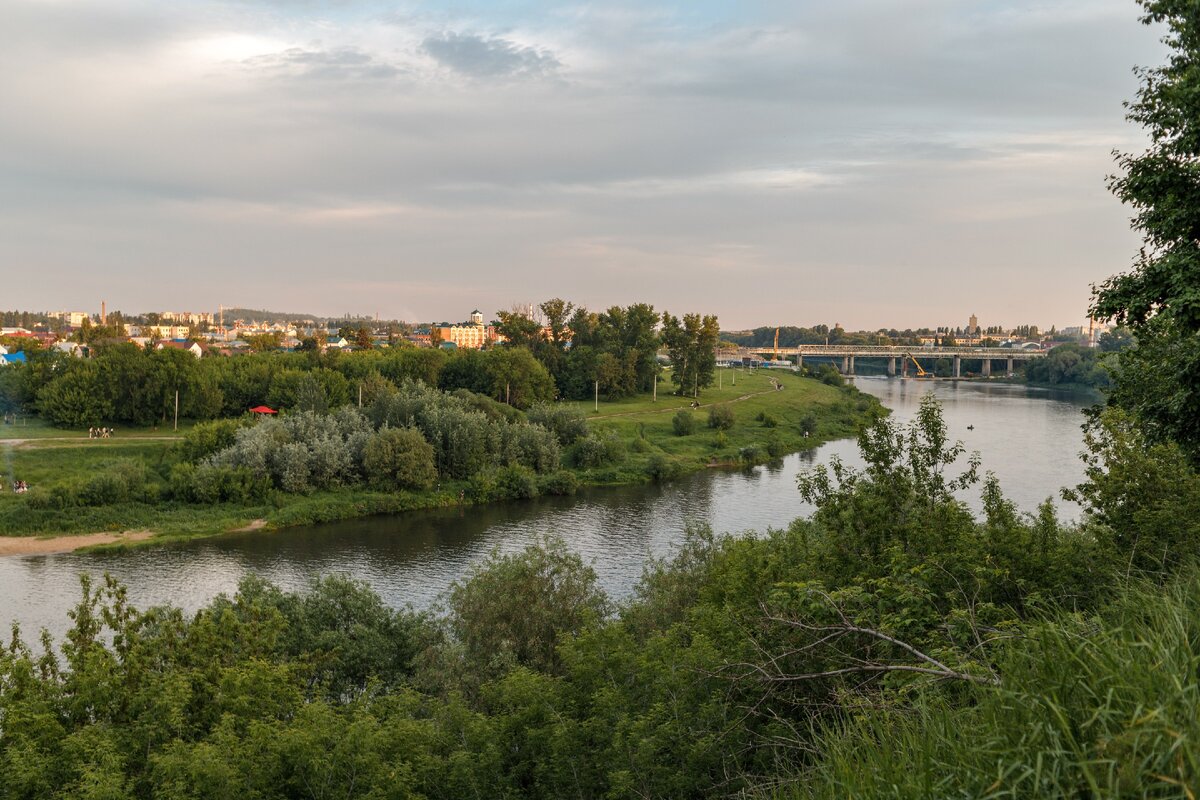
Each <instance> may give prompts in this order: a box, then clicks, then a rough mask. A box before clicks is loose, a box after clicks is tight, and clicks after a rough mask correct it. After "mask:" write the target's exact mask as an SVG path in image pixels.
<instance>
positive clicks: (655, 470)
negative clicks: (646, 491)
mask: <svg viewBox="0 0 1200 800" xmlns="http://www.w3.org/2000/svg"><path fill="white" fill-rule="evenodd" d="M682 472H683V467H681V466H680V465H679V464H678V462H676V461H674V460H672V459H670V458H668V457H667V456H665V455H663V454H662V453H656V454H654V455H653V456H651V457H650V462H649V463H648V464H646V474H647V475H649V476H650V480H652V481H657V482H660V483H661V482H663V481H669V480H674V479H675V478H678V477H679V476H680V474H681V473H682Z"/></svg>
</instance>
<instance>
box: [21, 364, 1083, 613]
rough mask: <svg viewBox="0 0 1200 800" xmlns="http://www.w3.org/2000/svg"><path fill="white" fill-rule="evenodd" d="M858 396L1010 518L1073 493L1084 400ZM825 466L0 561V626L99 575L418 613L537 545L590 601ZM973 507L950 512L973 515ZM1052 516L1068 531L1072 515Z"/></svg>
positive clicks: (68, 600)
mask: <svg viewBox="0 0 1200 800" xmlns="http://www.w3.org/2000/svg"><path fill="white" fill-rule="evenodd" d="M858 385H859V386H860V388H861V389H862V390H863V391H866V392H870V393H872V394H874V395H876V396H878V397H879V398H880V399H881V400H882V401H883V403H884V404H885V405H887V406H889V407H890V408H892V409H893V410H894V412H895V414H896V416H897V418H898V419H900V420H902V421H903V420H908V419H910V418H911V417H912V415H913V413H914V412H915V410H916V408H917V405H918V403H919V402H920V398H921V397H922V396H924V394H925V393H926V392H929V391H932V392H934V393H935V394H936V395H937V396H938V397H939V398H940V399H941V400H942V402H943V404H944V408H945V415H946V420H947V423H948V425H949V427H950V432H951V435H952V436H954V437H956V438H960V439H962V440H963V442H964V444H965V445H966V446H967V449H968V451H971V450H978V451H980V453H981V454H982V456H983V466H984V469H986V470H992V471H994V472H995V473H996V474H997V476H998V477H999V479H1000V481H1001V485H1002V486H1003V487H1004V490H1005V492H1006V493H1007V494H1008V495H1009V497H1011V498H1012V499H1013V500H1014V501H1015V502H1016V503H1017V505H1018V506H1019V507H1020V508H1021V509H1022V510H1025V511H1032V510H1033V509H1034V508H1036V506H1037V504H1038V503H1039V502H1041V501H1042V500H1044V499H1045V498H1046V497H1050V496H1055V495H1057V492H1058V490H1059V489H1060V488H1061V487H1062V486H1066V485H1072V484H1074V483H1076V482H1078V481H1079V480H1080V479H1081V478H1082V475H1083V473H1082V467H1081V464H1080V462H1079V460H1078V457H1077V454H1078V452H1079V450H1080V449H1081V447H1082V436H1081V432H1080V429H1079V425H1080V422H1081V421H1082V419H1081V415H1080V409H1081V408H1082V407H1083V406H1084V405H1086V404H1088V403H1089V402H1090V400H1089V399H1088V398H1086V397H1082V398H1081V397H1079V396H1077V395H1070V394H1054V393H1050V392H1044V391H1037V390H1030V389H1026V388H1024V387H1020V386H1010V385H1000V384H959V383H948V382H918V381H900V380H895V379H893V380H887V379H871V378H860V379H859V380H858ZM968 426H973V428H974V429H973V430H970V429H968ZM834 454H836V455H838V456H839V457H840V458H842V459H843V460H844V461H846V462H847V463H849V464H857V463H859V458H858V454H857V448H856V446H855V444H854V442H852V441H841V442H833V443H830V444H828V445H825V446H824V447H822V448H821V449H820V450H819V451H817V452H815V453H806V454H796V455H792V456H788V457H786V458H784V459H781V460H779V461H777V462H774V463H772V464H769V465H766V466H763V467H757V468H755V469H752V470H737V471H716V470H713V471H708V472H705V473H701V474H697V475H691V476H688V477H687V478H685V479H683V480H681V481H678V482H676V483H673V484H670V485H667V486H638V487H624V488H619V489H604V490H588V491H584V492H581V493H580V494H579V495H577V496H576V497H573V498H558V497H555V498H539V499H537V500H533V501H527V502H521V503H511V504H505V505H497V506H490V507H483V508H463V509H437V510H433V511H427V512H416V513H409V514H403V515H398V516H393V517H375V518H370V519H363V520H353V521H349V522H340V523H331V524H328V525H318V526H313V527H310V528H301V529H292V530H288V531H283V532H278V533H263V532H257V533H244V534H231V535H228V536H223V537H220V538H217V539H208V540H202V541H196V542H189V543H184V544H177V545H170V546H159V547H151V548H145V549H139V550H136V551H131V552H116V553H97V554H91V555H83V554H63V555H53V556H31V557H23V558H6V559H0V623H6V622H7V621H8V620H19V621H20V622H21V623H22V625H23V626H24V627H25V629H26V631H27V632H29V633H32V630H33V629H36V628H38V627H42V626H45V627H48V628H49V629H50V630H51V631H52V632H55V633H58V632H61V631H62V630H63V629H64V627H65V625H66V623H67V617H66V612H67V610H68V609H69V608H70V607H71V605H72V604H73V603H74V602H75V600H76V599H77V597H78V594H79V591H78V577H77V576H78V573H79V572H81V571H89V572H93V573H98V572H102V571H106V570H107V571H109V572H112V573H113V574H114V575H116V576H117V577H118V578H120V579H121V580H122V581H124V582H126V583H127V584H128V586H129V589H130V592H129V593H130V598H131V600H132V601H133V602H134V603H135V604H137V605H139V606H147V605H152V604H159V603H172V604H174V605H177V606H181V607H183V608H185V609H195V608H197V607H199V606H201V605H203V604H204V603H206V602H208V601H209V600H210V599H211V598H212V597H214V596H215V595H216V594H218V593H220V592H226V593H228V592H232V591H233V590H234V589H235V588H236V586H237V582H238V580H239V579H240V578H241V577H242V576H244V575H247V574H251V573H255V574H259V575H262V576H264V577H265V578H267V579H268V580H271V581H273V582H275V583H277V584H279V585H281V586H283V587H285V588H288V589H299V588H303V587H304V586H306V585H307V584H308V583H309V582H310V581H311V580H312V579H313V578H314V577H316V576H318V575H322V574H326V573H330V572H341V573H347V574H350V575H352V576H354V577H356V578H359V579H361V580H364V581H367V582H368V583H370V584H371V585H372V586H373V587H375V589H376V590H377V591H378V592H380V594H381V595H382V596H383V597H384V598H385V599H386V600H387V602H388V603H390V604H392V605H394V606H403V605H406V604H412V605H414V606H417V607H428V606H429V605H431V604H432V603H434V602H435V601H436V600H437V598H438V597H439V596H440V595H441V594H442V593H443V592H444V591H445V589H446V587H447V586H449V584H450V583H451V582H452V581H453V580H455V579H456V578H458V577H460V576H461V575H463V574H464V573H465V572H466V571H467V570H468V569H469V568H470V565H471V564H472V563H475V562H477V561H478V560H479V559H480V558H482V557H483V556H484V555H485V554H486V553H488V552H489V551H491V550H492V549H494V548H498V549H499V550H501V551H502V552H510V551H515V550H518V549H520V548H523V547H525V546H526V545H527V544H529V543H530V542H532V541H534V540H535V539H537V538H538V537H541V536H546V535H557V536H561V537H563V538H564V539H565V540H566V541H567V542H568V543H569V544H570V546H571V547H572V548H574V549H575V550H577V551H578V552H580V553H581V554H582V555H583V557H584V558H585V559H586V560H588V561H590V562H591V563H592V564H593V565H594V566H595V568H596V571H597V573H598V574H599V576H600V581H601V584H602V585H603V586H604V588H605V589H606V590H607V591H608V592H610V593H611V594H612V595H614V596H616V597H623V596H626V595H628V593H629V592H630V591H631V589H632V587H633V586H634V584H635V583H636V581H637V579H638V577H639V576H640V575H641V571H642V567H643V565H644V564H645V562H646V558H647V557H648V556H651V555H653V556H661V555H665V554H668V553H669V552H670V550H671V547H672V545H673V544H675V543H677V542H678V541H679V540H680V539H681V537H682V536H683V533H684V531H685V529H686V527H687V526H688V525H690V524H710V525H712V526H713V527H714V528H715V529H716V530H718V531H735V532H740V531H747V530H753V531H763V530H766V529H767V528H768V527H783V526H786V525H787V524H788V523H789V522H790V521H791V520H793V519H795V518H796V517H797V516H800V515H802V514H804V513H806V511H807V509H806V508H805V507H804V505H803V503H802V502H801V501H800V498H799V495H798V493H797V492H796V488H795V478H796V475H797V474H798V473H799V472H800V471H801V470H804V469H808V468H810V467H811V466H812V464H814V463H816V462H817V461H824V460H827V459H828V458H829V457H830V456H831V455H834ZM977 494H978V493H977V492H971V493H970V494H969V495H967V496H965V498H964V499H967V500H968V501H969V502H971V503H972V504H973V505H974V506H975V507H978V497H977ZM1058 505H1059V507H1060V510H1061V512H1062V513H1063V514H1064V515H1065V516H1067V517H1071V516H1074V515H1075V514H1076V513H1077V511H1078V510H1077V509H1075V508H1074V507H1073V506H1070V505H1066V504H1064V503H1063V502H1061V501H1059V503H1058Z"/></svg>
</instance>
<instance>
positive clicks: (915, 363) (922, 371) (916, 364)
mask: <svg viewBox="0 0 1200 800" xmlns="http://www.w3.org/2000/svg"><path fill="white" fill-rule="evenodd" d="M905 355H907V356H908V357H909V358H910V359H912V362H913V366H914V367H916V368H917V377H918V378H927V377H929V373H928V372H926V371H925V368H924V367H922V366H921V362H920V361H917V357H916V356H914V355H913V354H912V353H906V354H905Z"/></svg>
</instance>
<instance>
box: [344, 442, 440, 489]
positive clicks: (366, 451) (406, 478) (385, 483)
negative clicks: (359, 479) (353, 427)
mask: <svg viewBox="0 0 1200 800" xmlns="http://www.w3.org/2000/svg"><path fill="white" fill-rule="evenodd" d="M362 463H363V473H364V474H365V475H366V477H367V480H369V481H370V482H371V483H372V484H374V485H376V486H378V487H380V488H385V489H428V488H429V487H430V486H432V485H433V483H434V481H435V480H437V467H436V466H434V463H433V448H432V447H431V446H430V445H429V442H427V441H425V437H423V436H421V432H420V431H418V430H415V429H413V428H385V429H383V430H382V431H380V432H379V433H377V434H375V435H374V436H372V437H371V438H370V439H369V440H368V441H367V443H366V446H365V447H364V448H363V462H362Z"/></svg>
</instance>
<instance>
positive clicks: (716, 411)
mask: <svg viewBox="0 0 1200 800" xmlns="http://www.w3.org/2000/svg"><path fill="white" fill-rule="evenodd" d="M733 422H734V415H733V408H732V407H731V406H728V405H719V406H711V407H710V408H709V409H708V427H710V428H713V429H714V430H718V431H727V430H729V429H730V428H732V427H733Z"/></svg>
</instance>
